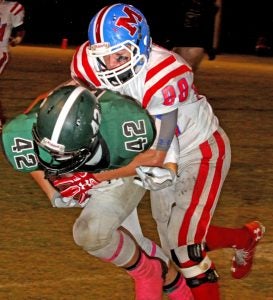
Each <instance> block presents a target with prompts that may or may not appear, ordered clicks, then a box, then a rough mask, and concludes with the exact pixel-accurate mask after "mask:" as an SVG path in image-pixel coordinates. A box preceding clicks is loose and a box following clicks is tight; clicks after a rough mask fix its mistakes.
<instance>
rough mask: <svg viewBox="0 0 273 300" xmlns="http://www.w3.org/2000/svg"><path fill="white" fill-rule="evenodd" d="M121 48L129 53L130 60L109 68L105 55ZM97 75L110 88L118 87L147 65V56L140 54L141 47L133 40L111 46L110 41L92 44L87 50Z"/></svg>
mask: <svg viewBox="0 0 273 300" xmlns="http://www.w3.org/2000/svg"><path fill="white" fill-rule="evenodd" d="M121 50H126V51H127V53H129V56H130V60H128V61H127V62H125V63H124V64H122V65H120V66H118V67H117V68H114V69H107V66H106V63H105V57H106V56H108V55H115V54H116V53H118V52H120V51H121ZM87 51H88V52H87V53H88V56H89V57H90V58H91V60H92V64H93V67H94V69H95V71H96V75H97V77H98V78H99V79H100V81H101V82H102V83H103V84H104V85H106V86H107V87H108V88H117V87H119V86H121V85H123V84H124V83H127V82H129V81H130V80H131V79H133V78H134V77H135V76H136V75H137V74H138V73H139V72H140V71H141V70H142V68H143V67H144V66H145V65H146V63H147V58H146V56H145V55H144V54H140V51H139V47H138V46H137V45H136V44H135V43H133V42H132V41H125V42H123V43H120V44H118V45H115V46H112V47H110V46H109V44H108V43H100V44H95V45H90V47H89V48H88V50H87Z"/></svg>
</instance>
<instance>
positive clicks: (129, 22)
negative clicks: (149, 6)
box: [116, 6, 143, 36]
mask: <svg viewBox="0 0 273 300" xmlns="http://www.w3.org/2000/svg"><path fill="white" fill-rule="evenodd" d="M123 12H124V13H125V14H126V15H127V16H128V17H119V18H118V19H117V22H116V26H119V27H124V28H125V29H127V30H128V31H129V32H130V34H131V35H132V36H133V35H134V34H135V33H136V31H137V26H136V25H138V23H140V22H142V19H143V18H142V16H141V15H140V14H138V13H137V12H136V11H135V10H133V9H132V8H131V7H130V6H124V9H123Z"/></svg>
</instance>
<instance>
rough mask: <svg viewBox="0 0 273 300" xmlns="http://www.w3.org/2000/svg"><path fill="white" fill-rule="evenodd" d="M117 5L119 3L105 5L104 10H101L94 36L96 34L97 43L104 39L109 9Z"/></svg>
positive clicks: (95, 23)
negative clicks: (105, 21) (105, 20)
mask: <svg viewBox="0 0 273 300" xmlns="http://www.w3.org/2000/svg"><path fill="white" fill-rule="evenodd" d="M116 5H117V4H113V5H110V6H105V7H104V8H103V9H102V10H100V11H99V13H98V15H97V17H96V20H95V22H94V30H95V32H93V36H94V40H95V43H101V42H103V41H104V34H103V28H104V19H105V17H106V16H107V13H108V11H109V10H110V9H112V7H114V6H116Z"/></svg>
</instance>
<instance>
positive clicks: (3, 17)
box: [0, 1, 25, 52]
mask: <svg viewBox="0 0 273 300" xmlns="http://www.w3.org/2000/svg"><path fill="white" fill-rule="evenodd" d="M24 16H25V9H24V7H23V6H22V5H21V4H20V3H18V2H6V1H3V2H1V3H0V50H1V51H3V52H7V51H8V46H9V38H10V36H11V32H12V28H14V27H18V26H20V25H22V24H23V23H24Z"/></svg>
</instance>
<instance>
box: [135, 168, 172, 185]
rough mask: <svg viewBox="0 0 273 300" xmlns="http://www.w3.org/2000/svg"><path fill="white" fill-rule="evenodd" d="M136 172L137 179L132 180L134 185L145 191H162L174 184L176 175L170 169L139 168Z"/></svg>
mask: <svg viewBox="0 0 273 300" xmlns="http://www.w3.org/2000/svg"><path fill="white" fill-rule="evenodd" d="M136 172H137V174H138V177H135V178H134V183H135V184H137V185H139V186H142V187H144V188H145V189H147V190H151V191H157V190H162V189H164V188H166V187H168V186H171V185H172V184H174V183H175V182H176V174H175V172H174V171H173V170H170V169H165V168H159V167H145V166H139V167H137V168H136Z"/></svg>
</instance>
